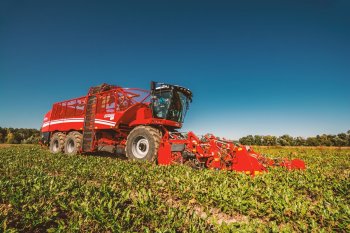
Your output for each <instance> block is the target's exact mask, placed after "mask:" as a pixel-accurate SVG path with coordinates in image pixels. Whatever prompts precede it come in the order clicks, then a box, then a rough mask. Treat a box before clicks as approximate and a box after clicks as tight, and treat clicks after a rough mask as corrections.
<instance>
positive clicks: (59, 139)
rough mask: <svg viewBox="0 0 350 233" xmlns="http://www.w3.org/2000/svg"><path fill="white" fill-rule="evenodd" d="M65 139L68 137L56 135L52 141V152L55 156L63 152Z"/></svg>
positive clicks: (60, 134) (61, 134) (62, 134)
mask: <svg viewBox="0 0 350 233" xmlns="http://www.w3.org/2000/svg"><path fill="white" fill-rule="evenodd" d="M65 139H66V135H65V134H64V133H61V132H57V133H54V134H53V135H52V137H51V140H50V152H51V153H53V154H57V153H61V152H63V150H64V141H65Z"/></svg>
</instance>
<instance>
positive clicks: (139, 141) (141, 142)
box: [132, 136, 149, 159]
mask: <svg viewBox="0 0 350 233" xmlns="http://www.w3.org/2000/svg"><path fill="white" fill-rule="evenodd" d="M148 151H149V142H148V140H147V139H146V138H145V137H142V136H140V137H138V138H136V139H135V141H134V142H133V144H132V153H133V154H134V156H135V157H136V158H138V159H143V158H144V157H146V156H147V154H148Z"/></svg>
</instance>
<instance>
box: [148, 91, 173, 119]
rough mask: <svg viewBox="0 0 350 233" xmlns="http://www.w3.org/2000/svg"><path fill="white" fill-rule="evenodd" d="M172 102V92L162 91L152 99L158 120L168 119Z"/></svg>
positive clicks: (154, 112) (154, 113)
mask: <svg viewBox="0 0 350 233" xmlns="http://www.w3.org/2000/svg"><path fill="white" fill-rule="evenodd" d="M170 101H171V92H170V91H160V92H158V93H155V94H154V96H153V97H152V105H153V106H152V109H153V115H154V117H157V118H166V116H167V114H168V110H169V105H170Z"/></svg>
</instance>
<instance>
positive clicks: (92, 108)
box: [82, 95, 97, 152]
mask: <svg viewBox="0 0 350 233" xmlns="http://www.w3.org/2000/svg"><path fill="white" fill-rule="evenodd" d="M96 102H97V97H96V96H95V95H91V96H89V97H88V101H87V105H86V111H85V118H84V131H83V146H82V147H83V151H85V152H91V151H93V150H94V137H95V112H96Z"/></svg>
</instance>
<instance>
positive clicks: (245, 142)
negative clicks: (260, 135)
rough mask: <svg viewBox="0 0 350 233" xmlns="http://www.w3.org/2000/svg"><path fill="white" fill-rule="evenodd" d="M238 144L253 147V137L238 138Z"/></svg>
mask: <svg viewBox="0 0 350 233" xmlns="http://www.w3.org/2000/svg"><path fill="white" fill-rule="evenodd" d="M239 142H240V143H241V144H243V145H253V144H254V137H253V136H252V135H248V136H246V137H242V138H240V139H239Z"/></svg>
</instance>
